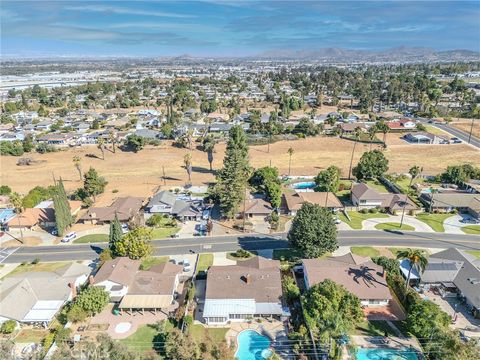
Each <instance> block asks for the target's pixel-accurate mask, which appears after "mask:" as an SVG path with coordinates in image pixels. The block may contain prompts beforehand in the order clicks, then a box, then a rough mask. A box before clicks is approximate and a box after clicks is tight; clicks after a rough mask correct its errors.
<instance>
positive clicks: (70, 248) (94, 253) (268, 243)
mask: <svg viewBox="0 0 480 360" xmlns="http://www.w3.org/2000/svg"><path fill="white" fill-rule="evenodd" d="M285 235H286V234H277V235H276V236H268V235H252V234H247V235H231V236H215V237H195V238H177V239H164V240H155V241H153V242H152V243H153V246H154V250H155V255H157V256H162V255H181V254H187V253H190V252H195V253H205V252H223V251H225V252H226V251H235V250H237V249H239V248H243V249H246V250H262V249H283V248H288V242H287V241H286V239H285ZM338 242H339V245H340V246H390V247H395V246H408V247H425V248H448V247H455V248H458V249H463V250H480V236H477V235H456V234H443V233H420V232H405V233H402V232H397V233H392V232H386V231H365V230H360V231H339V232H338ZM105 247H106V244H105V243H103V244H102V243H100V244H79V245H75V244H59V245H55V246H37V247H22V248H19V249H18V250H17V251H16V252H14V253H13V254H11V255H10V256H8V257H7V258H6V259H4V261H3V262H4V263H21V262H23V261H32V260H33V259H35V258H38V259H40V261H69V260H70V261H71V260H93V259H95V258H97V257H98V254H99V253H100V252H101V251H102V249H103V248H105Z"/></svg>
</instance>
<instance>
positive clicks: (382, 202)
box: [351, 183, 420, 215]
mask: <svg viewBox="0 0 480 360" xmlns="http://www.w3.org/2000/svg"><path fill="white" fill-rule="evenodd" d="M351 201H352V204H353V205H354V206H356V207H357V209H372V208H379V209H385V210H387V211H388V212H390V213H392V214H393V215H395V214H397V213H398V212H399V211H403V208H405V211H407V212H416V211H419V210H420V207H419V206H418V205H417V204H415V203H414V202H413V201H412V200H411V199H410V198H409V197H408V196H407V195H405V194H393V193H380V192H378V191H377V190H375V189H373V188H371V187H370V186H368V185H367V184H365V183H357V184H353V185H352V190H351Z"/></svg>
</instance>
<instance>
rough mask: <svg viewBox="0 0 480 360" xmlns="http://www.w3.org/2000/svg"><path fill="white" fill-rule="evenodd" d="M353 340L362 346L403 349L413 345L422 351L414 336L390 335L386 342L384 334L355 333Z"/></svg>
mask: <svg viewBox="0 0 480 360" xmlns="http://www.w3.org/2000/svg"><path fill="white" fill-rule="evenodd" d="M351 338H352V342H353V343H354V344H355V345H357V346H359V347H362V348H390V349H403V348H409V347H413V348H414V349H416V350H418V351H420V344H419V343H418V342H417V340H416V339H414V338H405V337H397V336H389V337H388V339H389V343H388V344H384V343H383V340H384V337H383V336H362V335H353V336H352V337H351Z"/></svg>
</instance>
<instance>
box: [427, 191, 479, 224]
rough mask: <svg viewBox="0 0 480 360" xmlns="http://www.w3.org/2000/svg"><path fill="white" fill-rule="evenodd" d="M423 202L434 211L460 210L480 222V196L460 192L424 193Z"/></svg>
mask: <svg viewBox="0 0 480 360" xmlns="http://www.w3.org/2000/svg"><path fill="white" fill-rule="evenodd" d="M420 200H422V201H423V202H424V203H425V204H427V206H428V207H429V208H431V209H432V211H438V212H450V211H452V210H458V211H463V212H467V213H469V214H470V215H472V217H474V218H475V219H478V220H480V194H472V193H470V192H459V191H443V192H440V193H422V194H421V195H420Z"/></svg>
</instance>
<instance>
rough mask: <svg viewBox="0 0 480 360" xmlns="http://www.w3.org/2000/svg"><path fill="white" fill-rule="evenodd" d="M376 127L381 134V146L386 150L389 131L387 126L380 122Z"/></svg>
mask: <svg viewBox="0 0 480 360" xmlns="http://www.w3.org/2000/svg"><path fill="white" fill-rule="evenodd" d="M376 127H377V129H378V130H380V132H382V133H383V146H384V147H385V148H386V147H387V133H388V132H389V131H390V128H389V127H388V125H387V124H386V123H385V121H381V122H379V123H377V124H376Z"/></svg>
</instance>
